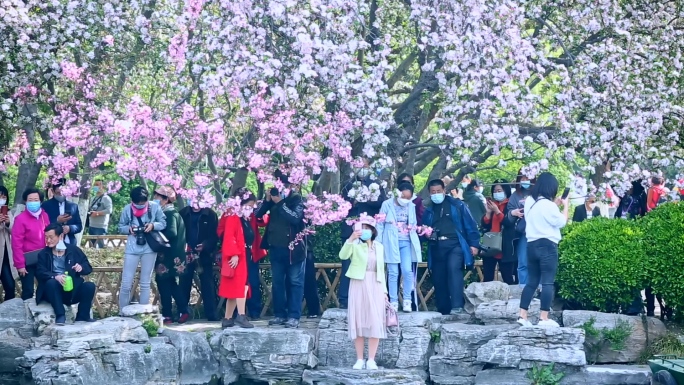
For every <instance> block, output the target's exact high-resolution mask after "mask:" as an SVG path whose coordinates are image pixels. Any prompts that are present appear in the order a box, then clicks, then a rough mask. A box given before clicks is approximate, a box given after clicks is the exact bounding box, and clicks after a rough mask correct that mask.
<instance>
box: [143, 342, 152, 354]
mask: <svg viewBox="0 0 684 385" xmlns="http://www.w3.org/2000/svg"><path fill="white" fill-rule="evenodd" d="M144 350H145V353H150V352H151V351H152V345H150V344H147V345H145V348H144Z"/></svg>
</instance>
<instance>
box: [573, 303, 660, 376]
mask: <svg viewBox="0 0 684 385" xmlns="http://www.w3.org/2000/svg"><path fill="white" fill-rule="evenodd" d="M589 324H593V326H592V327H593V328H594V329H595V330H596V331H598V332H599V333H601V331H602V330H606V329H608V330H610V329H615V328H616V327H618V328H625V329H629V331H628V333H629V336H628V337H627V338H626V339H625V340H624V341H623V342H622V343H621V344H620V345H621V349H618V350H615V349H613V347H612V346H611V343H610V342H606V343H603V342H600V341H599V338H601V336H598V338H597V337H591V336H587V339H586V346H585V348H586V351H587V354H590V357H589V361H590V362H591V361H593V362H596V363H601V364H603V363H630V362H636V361H637V360H638V359H639V356H640V355H641V353H642V352H643V350H644V348H645V347H646V344H647V341H654V340H655V339H657V338H658V337H662V336H664V335H665V333H667V330H666V329H665V325H664V324H663V323H662V322H661V321H660V320H659V319H657V318H653V317H646V318H644V319H642V317H640V316H627V315H623V314H608V313H599V312H595V311H583V310H566V311H564V312H563V325H565V326H567V327H573V328H582V327H583V326H584V325H589ZM594 350H598V351H594Z"/></svg>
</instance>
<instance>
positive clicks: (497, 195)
mask: <svg viewBox="0 0 684 385" xmlns="http://www.w3.org/2000/svg"><path fill="white" fill-rule="evenodd" d="M492 196H493V197H494V199H495V200H496V201H497V202H503V201H504V199H506V193H503V192H495V193H494V195H492Z"/></svg>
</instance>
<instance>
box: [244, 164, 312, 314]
mask: <svg viewBox="0 0 684 385" xmlns="http://www.w3.org/2000/svg"><path fill="white" fill-rule="evenodd" d="M275 176H276V178H278V179H279V180H280V183H281V184H282V188H280V189H279V188H275V187H274V188H272V189H271V191H269V192H267V194H266V200H265V201H264V202H263V203H262V204H261V207H259V210H258V211H257V214H256V216H257V218H263V216H264V215H266V213H269V214H270V215H269V222H268V225H267V226H266V233H265V235H264V238H263V240H262V242H261V243H262V245H261V247H262V248H263V249H265V250H268V251H269V257H270V259H271V274H272V277H273V280H272V282H273V283H272V291H273V313H274V315H275V318H274V319H272V320H270V321H269V322H268V324H269V325H284V326H285V327H289V328H298V327H299V319H300V318H301V315H302V300H303V299H304V273H305V266H306V256H307V249H308V245H309V243H308V241H307V238H308V237H307V236H304V237H303V239H301V240H298V241H297V242H295V240H296V237H297V234H299V233H301V232H302V231H303V230H304V228H305V227H306V225H305V223H304V200H303V199H302V196H301V195H299V194H298V193H297V192H296V191H295V190H294V189H293V186H292V185H291V183H290V182H289V180H288V177H287V175H284V174H283V173H282V172H280V170H277V171H276V173H275ZM286 280H287V282H288V284H286Z"/></svg>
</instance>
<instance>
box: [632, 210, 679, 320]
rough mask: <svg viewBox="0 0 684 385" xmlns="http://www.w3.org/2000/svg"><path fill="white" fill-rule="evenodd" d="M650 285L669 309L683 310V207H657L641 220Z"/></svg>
mask: <svg viewBox="0 0 684 385" xmlns="http://www.w3.org/2000/svg"><path fill="white" fill-rule="evenodd" d="M641 227H642V228H643V231H644V234H645V235H646V236H645V237H644V243H645V244H646V246H647V248H648V254H646V257H647V258H648V265H647V270H648V274H649V277H650V282H649V283H650V286H651V287H652V288H653V291H654V292H655V293H656V294H660V295H661V296H662V297H663V299H664V301H665V302H666V303H667V305H668V307H671V308H674V309H675V311H676V310H677V309H684V280H683V279H682V276H681V272H682V271H684V204H681V203H668V204H664V205H661V206H658V207H657V208H656V209H655V210H653V211H651V212H650V213H649V214H648V215H646V216H645V217H644V218H643V219H642V220H641Z"/></svg>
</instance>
